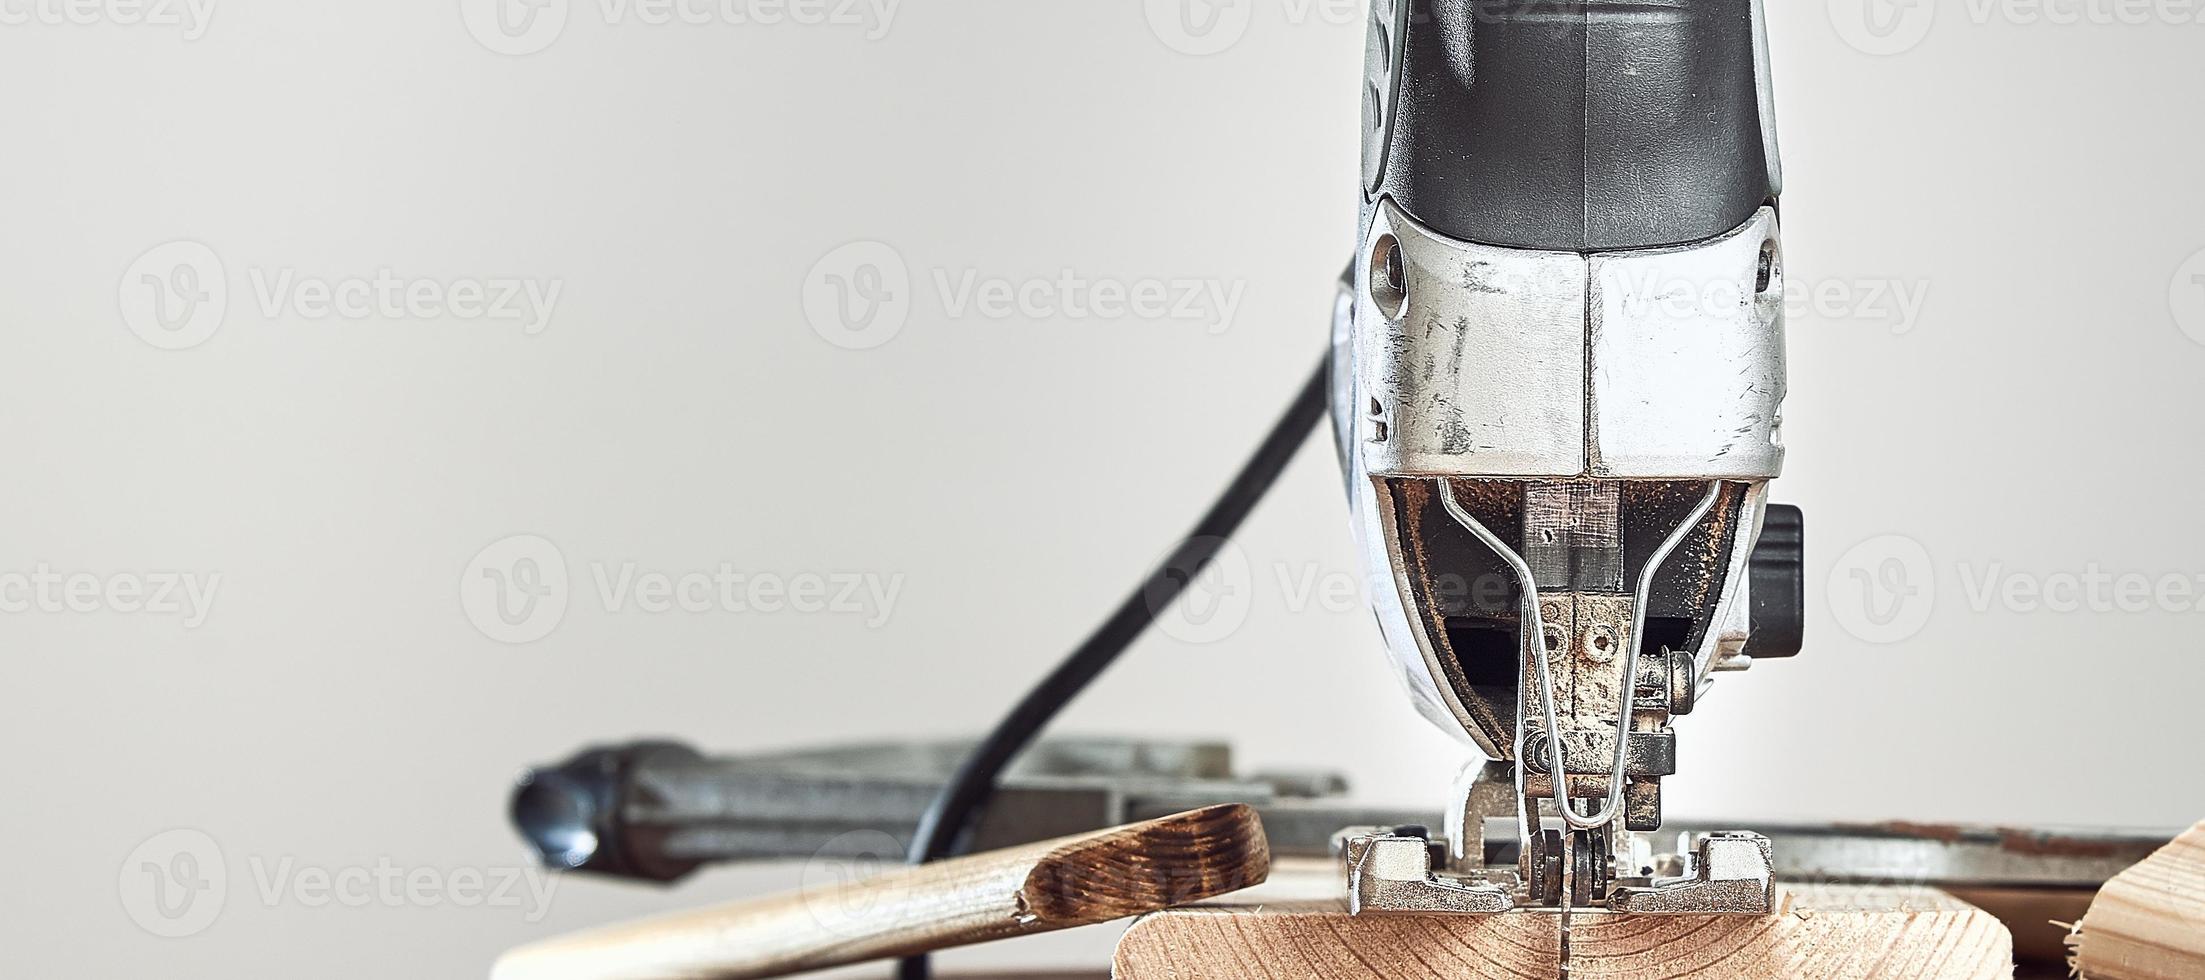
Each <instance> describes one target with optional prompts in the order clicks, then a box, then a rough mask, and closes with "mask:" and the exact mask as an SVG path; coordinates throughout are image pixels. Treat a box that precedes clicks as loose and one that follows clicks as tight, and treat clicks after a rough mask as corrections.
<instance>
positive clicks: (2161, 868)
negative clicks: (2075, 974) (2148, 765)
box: [2075, 824, 2205, 980]
mask: <svg viewBox="0 0 2205 980" xmlns="http://www.w3.org/2000/svg"><path fill="white" fill-rule="evenodd" d="M2075 966H2076V967H2077V968H2078V969H2080V970H2081V971H2082V975H2083V976H2084V977H2087V978H2089V980H2194V978H2197V977H2205V824H2199V825H2197V826H2196V827H2194V828H2192V829H2191V830H2190V832H2189V833H2186V834H2183V835H2182V836H2180V837H2178V838H2175V841H2174V843H2172V844H2168V845H2167V846H2166V847H2165V848H2163V849H2161V850H2160V851H2159V853H2157V854H2154V855H2152V856H2151V857H2149V858H2147V859H2145V861H2144V862H2143V863H2142V864H2139V865H2137V866H2135V867H2133V868H2130V869H2129V870H2127V871H2123V872H2121V873H2120V874H2118V875H2115V876H2114V877H2113V880H2112V881H2109V882H2106V884H2105V887H2104V888H2101V889H2099V890H2098V898H2097V900H2096V901H2094V902H2092V903H2091V904H2090V912H2089V914H2088V915H2085V916H2083V920H2082V928H2081V931H2080V934H2079V935H2077V936H2076V937H2075Z"/></svg>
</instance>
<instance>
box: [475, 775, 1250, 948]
mask: <svg viewBox="0 0 2205 980" xmlns="http://www.w3.org/2000/svg"><path fill="white" fill-rule="evenodd" d="M1269 873H1270V845H1269V843H1268V842H1267V841H1266V840H1265V838H1264V835H1263V824H1262V822H1261V821H1260V820H1259V819H1258V818H1257V816H1256V813H1255V811H1254V810H1253V809H1250V808H1248V807H1245V806H1238V805H1233V806H1218V807H1210V808H1207V809H1203V810H1196V811H1193V812H1191V813H1183V814H1180V815H1178V816H1173V817H1166V818H1164V819H1162V820H1153V821H1149V822H1147V823H1141V824H1134V825H1131V826H1127V827H1120V828H1117V829H1114V830H1107V831H1102V832H1100V833H1095V834H1085V835H1080V836H1076V837H1067V838H1063V839H1060V840H1054V841H1048V842H1045V843H1040V844H1033V845H1028V846H1025V847H1019V848H1014V849H1011V850H1005V851H995V852H991V853H988V854H979V855H974V856H972V857H967V858H959V859H957V860H953V861H943V862H940V863H936V864H930V865H926V866H925V867H919V868H907V869H902V870H897V871H891V872H888V873H885V874H880V875H875V876H872V877H869V878H864V879H862V880H853V881H847V882H841V883H837V884H832V885H826V886H822V887H819V888H812V889H807V890H805V891H803V892H800V893H797V894H790V895H782V896H776V897H773V898H767V899H761V900H757V901H751V902H741V903H736V904H733V905H724V906H719V907H715V908H708V909H700V910H696V911H688V912H680V913H675V914H672V915H667V916H662V917H658V918H654V919H646V920H643V921H639V922H634V923H628V924H625V925H618V926H613V927H610V928H605V929H599V930H594V931H591V932H586V933H579V934H576V935H572V936H566V937H560V938H556V939H552V940H548V941H546V942H542V943H537V944H534V945H531V946H524V947H522V948H520V949H517V950H514V951H512V952H510V953H507V954H506V955H505V956H504V957H503V958H501V959H500V960H499V961H498V963H497V966H496V968H495V970H494V971H493V973H492V976H493V978H494V980H675V978H679V980H706V978H713V980H748V978H757V977H774V976H783V975H786V974H789V973H795V972H801V971H807V970H817V969H824V968H827V967H832V966H841V965H844V964H849V963H857V962H862V961H865V960H872V959H882V958H886V957H893V956H902V955H906V954H909V953H914V952H919V951H922V950H934V949H945V948H948V947H952V946H963V945H969V944H972V943H980V942H988V941H992V940H996V939H1006V938H1009V937H1012V936H1023V935H1029V934H1032V933H1039V932H1050V931H1053V930H1057V929H1066V928H1070V927H1073V926H1081V925H1091V924H1095V923H1100V922H1108V921H1111V920H1113V919H1122V918H1126V917H1128V916H1133V915H1139V914H1142V913H1145V912H1153V911H1156V910H1158V909H1164V908H1169V907H1171V906H1174V905H1179V904H1182V903H1185V902H1192V901H1198V900H1201V899H1205V898H1212V897H1215V896H1218V895H1223V894H1227V893H1230V892H1234V891H1238V890H1240V889H1242V888H1245V887H1248V886H1250V885H1254V884H1257V883H1260V882H1262V881H1263V880H1264V878H1265V877H1266V876H1268V875H1269Z"/></svg>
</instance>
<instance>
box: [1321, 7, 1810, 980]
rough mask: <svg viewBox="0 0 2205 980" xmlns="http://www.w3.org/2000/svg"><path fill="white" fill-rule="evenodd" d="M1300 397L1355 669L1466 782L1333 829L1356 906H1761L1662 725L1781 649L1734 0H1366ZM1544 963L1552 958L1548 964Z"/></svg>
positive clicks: (1775, 401)
mask: <svg viewBox="0 0 2205 980" xmlns="http://www.w3.org/2000/svg"><path fill="white" fill-rule="evenodd" d="M1372 7H1373V9H1372V17H1371V23H1370V30H1369V41H1368V52H1367V54H1368V61H1367V70H1366V78H1365V87H1364V94H1363V95H1364V99H1363V156H1362V162H1363V181H1362V187H1361V243H1360V248H1359V251H1358V252H1357V255H1356V258H1355V260H1354V262H1353V263H1352V265H1351V267H1350V269H1349V271H1348V273H1347V275H1346V276H1344V277H1343V279H1342V284H1341V292H1340V296H1339V299H1338V302H1337V305H1336V308H1335V312H1334V325H1333V371H1332V385H1333V391H1332V402H1333V414H1334V421H1335V429H1336V436H1337V438H1338V441H1339V447H1340V450H1341V454H1342V459H1343V463H1344V465H1345V467H1346V469H1347V472H1348V475H1349V481H1348V482H1349V492H1350V495H1351V496H1352V498H1353V502H1354V510H1355V521H1356V528H1357V531H1358V534H1359V537H1360V543H1361V550H1362V552H1363V554H1364V556H1365V560H1366V561H1367V562H1368V566H1369V567H1368V571H1369V572H1370V574H1371V577H1372V579H1373V581H1375V582H1379V583H1383V584H1384V585H1385V586H1386V587H1385V588H1379V589H1376V590H1374V591H1375V592H1376V593H1377V597H1376V599H1375V601H1374V605H1375V607H1376V612H1377V616H1378V620H1379V624H1380V627H1381V630H1382V632H1383V634H1384V636H1385V640H1386V645H1387V647H1388V649H1389V650H1390V652H1391V655H1392V658H1393V661H1394V663H1395V664H1396V666H1397V667H1398V668H1399V670H1400V672H1401V674H1402V676H1403V677H1404V678H1405V679H1406V680H1407V683H1408V688H1409V691H1410V693H1411V696H1412V697H1413V699H1414V701H1415V703H1416V705H1417V706H1418V708H1419V709H1420V710H1421V711H1422V712H1423V713H1424V714H1425V715H1426V716H1428V717H1429V718H1431V719H1432V720H1433V721H1434V722H1436V723H1437V724H1439V725H1441V726H1442V727H1443V728H1446V729H1447V730H1449V731H1450V732H1453V733H1456V734H1458V735H1461V736H1464V737H1466V738H1467V739H1468V740H1469V741H1470V742H1472V743H1474V744H1475V745H1476V746H1477V748H1478V749H1480V750H1482V751H1483V752H1484V753H1485V755H1486V756H1487V757H1489V758H1490V759H1492V760H1494V761H1493V762H1491V763H1489V764H1487V765H1485V766H1484V767H1483V768H1482V769H1479V770H1477V771H1476V772H1475V773H1474V774H1472V775H1471V776H1469V777H1466V778H1464V779H1462V780H1460V781H1459V782H1458V785H1457V786H1456V788H1455V793H1454V797H1453V799H1452V801H1451V805H1450V807H1449V809H1448V810H1447V811H1446V812H1447V817H1446V823H1445V825H1444V826H1443V827H1442V828H1441V829H1440V832H1439V833H1433V832H1431V831H1429V830H1427V829H1426V828H1422V827H1401V828H1381V829H1364V830H1350V831H1347V832H1343V834H1342V835H1341V836H1340V838H1339V839H1338V841H1337V847H1338V850H1339V852H1340V854H1341V857H1342V860H1343V863H1344V865H1345V868H1346V873H1347V876H1348V884H1349V893H1350V905H1351V908H1352V910H1353V911H1354V912H1356V913H1357V914H1373V913H1417V914H1432V913H1472V914H1480V913H1502V912H1512V911H1513V912H1522V911H1552V912H1559V913H1561V914H1562V916H1563V920H1562V922H1563V925H1562V942H1563V945H1564V950H1565V955H1564V957H1563V962H1564V963H1565V965H1566V964H1567V962H1568V957H1567V955H1566V951H1567V945H1568V941H1569V929H1568V922H1569V919H1568V916H1569V914H1570V913H1571V912H1572V911H1573V910H1576V911H1585V910H1596V911H1599V912H1602V913H1631V914H1657V915H1659V914H1706V913H1737V914H1765V913H1767V912H1768V911H1770V909H1771V906H1772V904H1773V900H1774V885H1773V879H1774V875H1773V872H1772V867H1773V863H1774V862H1773V861H1772V857H1771V853H1770V845H1769V841H1768V840H1767V839H1766V838H1764V837H1762V836H1759V835H1756V834H1751V833H1743V832H1738V833H1702V834H1699V835H1696V837H1694V838H1693V839H1690V840H1689V841H1688V842H1686V843H1684V844H1679V843H1678V841H1677V839H1676V836H1675V835H1670V836H1669V837H1668V838H1666V840H1665V846H1663V847H1656V846H1655V845H1654V844H1653V840H1654V838H1653V837H1652V836H1650V835H1651V833H1652V832H1653V831H1656V830H1659V829H1660V828H1661V826H1662V794H1661V785H1662V784H1661V781H1662V777H1664V776H1668V775H1672V774H1674V773H1675V771H1676V759H1677V752H1676V738H1677V735H1676V732H1675V730H1674V728H1673V727H1672V722H1673V721H1674V720H1675V719H1676V718H1677V717H1678V716H1681V715H1685V714H1689V713H1691V712H1692V711H1693V710H1694V709H1695V708H1696V707H1697V706H1698V704H1699V701H1700V699H1701V698H1702V697H1703V696H1704V695H1705V694H1706V693H1707V690H1708V688H1709V685H1710V684H1711V682H1712V681H1713V680H1714V678H1715V676H1716V675H1717V674H1720V673H1723V672H1727V671H1737V670H1743V669H1745V668H1746V667H1747V666H1749V665H1750V664H1752V663H1753V662H1754V661H1756V660H1765V659H1771V658H1779V657H1789V656H1793V655H1795V654H1797V653H1798V652H1799V649H1800V633H1801V593H1802V586H1801V568H1802V566H1801V550H1800V548H1801V541H1800V539H1801V519H1800V515H1799V512H1798V511H1797V510H1795V509H1792V508H1788V507H1780V506H1773V505H1771V504H1769V502H1768V484H1769V481H1770V480H1772V479H1774V478H1775V477H1776V476H1777V475H1778V473H1779V472H1780V471H1781V469H1782V464H1783V460H1784V449H1783V443H1782V439H1781V427H1782V418H1781V413H1782V410H1783V405H1784V394H1785V360H1784V302H1783V296H1784V274H1785V270H1784V256H1783V249H1782V246H1781V244H1780V239H1779V235H1778V223H1779V222H1778V208H1777V196H1778V192H1779V190H1780V187H1781V184H1782V179H1781V175H1780V171H1779V166H1778V162H1777V150H1776V140H1775V127H1774V123H1773V110H1772V105H1771V90H1770V85H1769V71H1768V56H1767V43H1766V33H1765V30H1764V26H1763V21H1762V11H1761V8H1760V4H1759V3H1758V2H1757V0H1577V2H1567V3H1562V2H1554V0H1375V2H1374V3H1373V5H1372ZM1565 968H1566V966H1565Z"/></svg>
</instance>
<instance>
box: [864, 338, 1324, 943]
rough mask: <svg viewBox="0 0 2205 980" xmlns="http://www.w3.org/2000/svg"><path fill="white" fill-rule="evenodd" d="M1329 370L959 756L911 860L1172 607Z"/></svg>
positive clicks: (1222, 538) (1280, 454)
mask: <svg viewBox="0 0 2205 980" xmlns="http://www.w3.org/2000/svg"><path fill="white" fill-rule="evenodd" d="M1328 379H1329V371H1328V369H1327V367H1326V366H1325V365H1322V364H1320V365H1319V366H1318V368H1317V373H1316V374H1314V375H1311V376H1310V378H1309V381H1308V383H1306V384H1304V385H1302V390H1301V393H1300V394H1299V395H1297V396H1295V398H1294V404H1293V405H1291V406H1289V407H1288V408H1287V410H1286V414H1285V415H1283V416H1281V417H1280V418H1279V420H1278V422H1277V423H1276V424H1274V425H1273V426H1272V427H1271V433H1270V434H1269V435H1267V436H1265V437H1264V439H1263V444H1262V445H1261V446H1259V447H1257V449H1256V454H1255V456H1253V457H1251V458H1250V459H1249V460H1248V462H1247V464H1246V465H1245V466H1242V467H1241V469H1240V474H1239V475H1238V476H1235V477H1233V482H1232V485H1230V486H1228V487H1226V488H1225V493H1224V495H1223V496H1220V497H1219V498H1218V499H1217V502H1216V503H1214V504H1211V505H1210V512H1209V513H1207V514H1204V515H1203V516H1202V521H1201V523H1198V524H1196V525H1195V526H1194V530H1193V531H1191V532H1189V533H1188V534H1187V537H1186V539H1185V540H1183V541H1182V542H1180V544H1179V546H1178V547H1177V548H1174V549H1172V552H1171V554H1170V555H1169V556H1167V557H1166V558H1165V559H1164V561H1163V563H1162V564H1161V565H1158V566H1157V567H1156V570H1155V571H1152V572H1150V573H1149V575H1148V578H1147V579H1145V580H1143V581H1142V582H1141V586H1140V588H1138V589H1135V590H1134V591H1133V594H1132V595H1130V596H1127V597H1126V600H1125V602H1123V603H1120V604H1119V606H1118V609H1117V611H1116V612H1113V613H1111V614H1110V618H1109V619H1106V620H1104V621H1103V624H1102V625H1101V626H1100V627H1098V628H1097V629H1096V630H1095V632H1094V633H1093V634H1091V635H1090V636H1088V638H1087V641H1086V642H1084V643H1081V644H1080V645H1079V648H1078V649H1076V650H1074V651H1072V655H1071V656H1069V657H1066V658H1065V659H1064V662H1063V663H1061V664H1058V665H1057V669H1056V670H1054V671H1051V672H1050V674H1049V676H1047V677H1045V678H1043V679H1042V681H1041V683H1040V684H1039V685H1036V686H1035V687H1034V689H1033V690H1032V691H1029V692H1027V694H1026V697H1025V698H1023V699H1022V700H1020V701H1019V702H1018V706H1017V707H1015V708H1012V709H1011V713H1010V714H1009V715H1007V716H1005V717H1004V719H1003V720H1002V721H1001V722H999V723H997V725H996V726H995V730H994V731H992V732H989V733H988V737H987V738H985V739H983V740H982V741H981V742H980V744H979V745H978V746H976V747H974V748H973V750H972V753H971V754H970V755H967V756H966V757H965V760H964V762H962V763H960V764H959V765H958V767H957V772H956V774H955V775H953V776H951V777H950V780H949V784H948V785H946V786H943V787H942V792H941V794H940V795H938V796H936V797H935V798H934V802H933V803H932V804H931V805H929V806H928V807H927V810H926V815H925V816H924V817H921V818H920V820H919V829H918V833H917V834H916V835H915V836H914V837H913V838H912V840H911V863H913V864H924V863H926V862H928V861H937V860H940V859H942V858H945V857H949V856H951V855H953V854H955V853H957V852H959V851H961V850H963V849H964V846H965V844H966V842H967V838H969V836H970V834H971V830H972V824H973V823H974V821H975V818H976V817H977V816H978V815H979V814H980V812H981V811H983V810H985V809H986V808H987V805H988V800H989V799H991V798H992V797H994V795H995V789H996V782H997V781H998V780H999V779H1001V778H1002V776H1003V770H1004V768H1005V767H1007V766H1009V765H1010V762H1011V760H1012V759H1013V758H1015V757H1016V756H1017V755H1018V754H1019V753H1020V752H1023V751H1025V750H1026V747H1027V746H1028V745H1030V744H1032V742H1033V740H1034V736H1036V735H1038V734H1040V732H1041V729H1042V727H1043V726H1045V725H1047V724H1048V723H1049V721H1050V719H1053V718H1055V717H1056V716H1057V713H1058V712H1060V711H1063V710H1064V706H1065V705H1067V704H1070V703H1071V701H1072V699H1073V698H1075V697H1078V696H1079V693H1080V691H1082V690H1084V689H1085V688H1086V687H1087V685H1088V684H1089V683H1091V682H1093V681H1094V679H1095V678H1096V677H1098V676H1100V675H1101V674H1102V672H1103V671H1104V670H1105V669H1107V668H1109V666H1110V665H1111V663H1112V662H1113V661H1116V660H1117V659H1118V655H1119V654H1121V653H1124V652H1125V650H1126V648H1127V647H1129V646H1132V645H1133V641H1134V640H1136V639H1138V638H1139V637H1140V635H1141V633H1142V632H1143V631H1145V630H1147V629H1148V626H1149V624H1150V623H1152V622H1154V621H1155V619H1156V615H1157V614H1158V613H1160V612H1162V611H1163V610H1165V609H1166V608H1169V607H1170V606H1171V604H1172V602H1173V600H1175V599H1177V598H1178V597H1179V594H1180V593H1181V592H1183V591H1185V590H1186V588H1187V585H1188V584H1189V583H1191V582H1193V581H1194V579H1195V577H1196V576H1198V575H1200V574H1202V570H1203V569H1205V568H1208V567H1209V564H1210V562H1211V561H1212V560H1213V559H1215V558H1216V557H1217V553H1218V551H1219V550H1221V549H1222V548H1224V546H1225V542H1226V541H1227V540H1229V539H1230V538H1231V537H1232V536H1233V533H1234V532H1236V531H1238V530H1240V525H1241V523H1242V522H1244V521H1246V520H1247V519H1248V514H1249V512H1250V511H1253V510H1255V507H1256V503H1257V502H1258V501H1260V500H1262V499H1263V497H1264V495H1265V494H1267V493H1269V492H1270V491H1271V487H1272V486H1273V485H1274V484H1276V483H1277V482H1278V479H1279V474H1280V473H1282V472H1284V471H1285V469H1286V464H1287V463H1288V462H1289V461H1291V460H1292V459H1293V458H1294V454H1295V452H1297V451H1298V450H1300V449H1301V446H1302V443H1304V442H1306V441H1308V439H1309V433H1310V431H1311V430H1313V429H1315V428H1317V426H1318V425H1319V424H1320V423H1322V422H1323V421H1324V417H1325V400H1326V395H1327V392H1328V390H1329V385H1328ZM931 973H932V967H931V964H930V963H929V961H928V958H927V956H926V954H924V953H921V954H919V955H917V956H912V957H908V958H906V959H904V960H903V962H902V964H901V965H900V966H899V967H898V968H897V975H898V976H899V977H900V978H902V980H928V977H929V976H930V975H931Z"/></svg>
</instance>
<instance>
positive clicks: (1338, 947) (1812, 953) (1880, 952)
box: [1114, 887, 2014, 980]
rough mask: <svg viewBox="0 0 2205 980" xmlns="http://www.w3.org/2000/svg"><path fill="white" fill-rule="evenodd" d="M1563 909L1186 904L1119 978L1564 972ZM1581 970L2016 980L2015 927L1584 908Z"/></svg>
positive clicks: (1933, 906) (1126, 958) (1893, 912)
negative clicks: (1357, 911)
mask: <svg viewBox="0 0 2205 980" xmlns="http://www.w3.org/2000/svg"><path fill="white" fill-rule="evenodd" d="M1559 930H1560V922H1559V917H1558V916H1554V915H1549V914H1537V913H1531V914H1511V915H1500V916H1361V917H1351V916H1349V915H1348V914H1347V911H1346V909H1345V907H1344V906H1343V905H1342V904H1341V903H1339V902H1332V901H1325V902H1294V903H1287V904H1282V905H1262V906H1228V905H1210V906H1203V907H1200V908H1190V909H1175V910H1172V911H1167V912H1159V913H1155V914H1152V915H1149V916H1147V917H1144V918H1142V919H1141V920H1140V921H1138V922H1136V923H1135V924H1134V925H1133V927H1132V928H1131V929H1130V930H1128V931H1127V933H1126V936H1125V939H1124V940H1123V941H1122V942H1120V943H1119V945H1118V955H1117V961H1116V971H1115V974H1114V975H1115V977H1116V978H1117V980H1277V978H1282V977H1291V978H1303V977H1327V978H1329V977H1343V978H1344V977H1358V978H1362V977H1369V978H1376V980H1534V978H1536V980H1553V978H1554V977H1556V976H1558V975H1559V974H1560V969H1559V962H1558V961H1559V955H1558V952H1557V951H1558V948H1559V939H1560V936H1559ZM1571 932H1572V935H1573V939H1572V944H1573V950H1574V955H1573V957H1572V967H1573V972H1572V974H1571V975H1572V977H1573V978H1575V980H1595V978H1599V980H1656V978H1691V977H1707V978H1725V980H1901V978H1923V980H2007V978H2010V977H2012V976H2013V973H2014V959H2013V938H2012V936H2011V935H2009V934H2008V933H2007V931H2006V927H2005V926H2004V925H2002V924H2000V923H1999V921H1998V920H1997V919H1996V918H1994V917H1992V916H1991V915H1990V914H1988V913H1986V912H1984V911H1982V910H1980V909H1977V908H1975V907H1974V906H1971V905H1968V904H1967V903H1965V902H1961V901H1959V900H1957V899H1954V898H1952V897H1951V896H1949V895H1946V894H1944V893H1942V892H1938V891H1934V890H1930V889H1920V888H1874V889H1869V888H1834V887H1815V888H1804V889H1800V890H1798V891H1796V892H1788V893H1786V895H1785V899H1784V904H1783V908H1782V911H1781V912H1780V913H1779V914H1777V915H1772V916H1765V917H1758V918H1736V917H1722V916H1688V917H1678V918H1659V917H1652V916H1635V917H1634V916H1599V915H1580V916H1578V917H1577V918H1576V919H1575V924H1574V926H1573V928H1572V930H1571Z"/></svg>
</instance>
